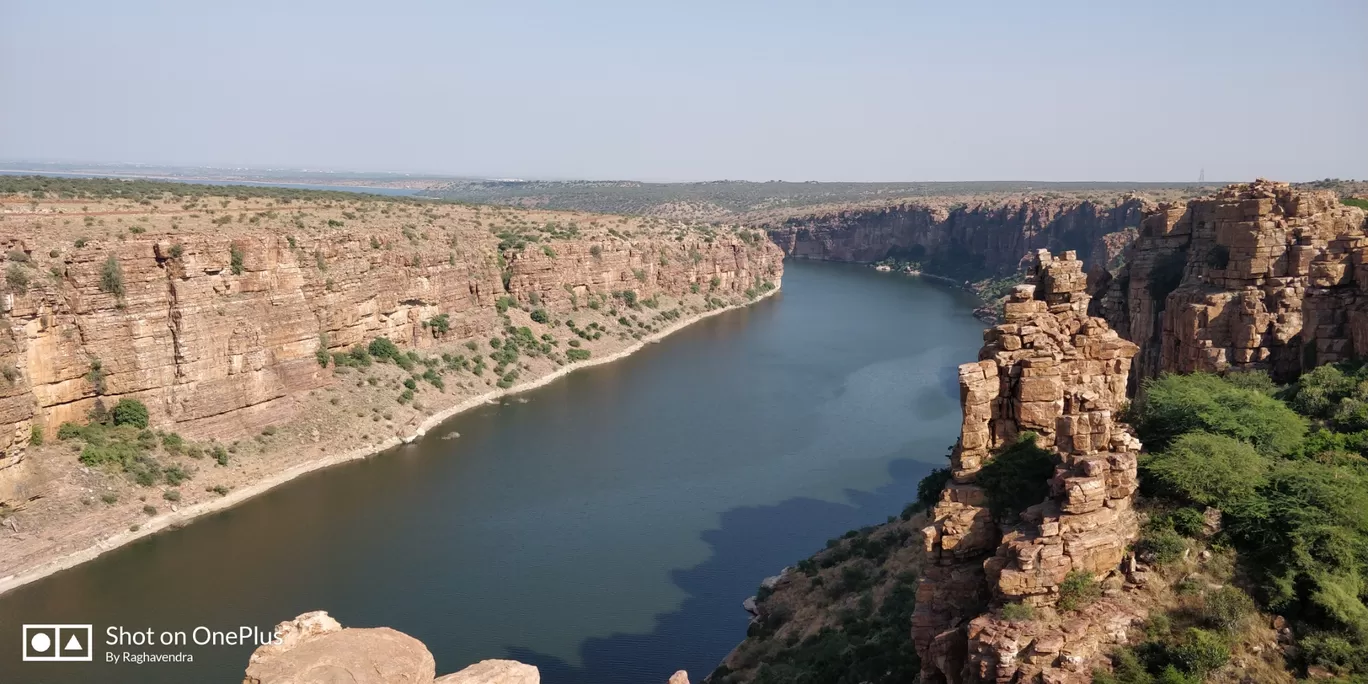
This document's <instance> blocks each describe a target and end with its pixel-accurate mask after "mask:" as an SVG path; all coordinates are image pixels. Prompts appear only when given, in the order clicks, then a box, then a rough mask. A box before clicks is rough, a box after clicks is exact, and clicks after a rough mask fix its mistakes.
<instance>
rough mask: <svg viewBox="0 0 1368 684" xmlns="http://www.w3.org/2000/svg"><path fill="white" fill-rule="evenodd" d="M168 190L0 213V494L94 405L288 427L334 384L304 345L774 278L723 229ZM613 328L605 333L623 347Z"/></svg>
mask: <svg viewBox="0 0 1368 684" xmlns="http://www.w3.org/2000/svg"><path fill="white" fill-rule="evenodd" d="M74 185H75V187H77V188H78V191H79V188H80V187H81V186H80V185H79V183H76V184H74ZM187 187H193V186H176V187H174V188H172V190H174V191H175V192H177V193H180V196H177V195H173V194H170V191H168V192H167V193H166V194H164V195H163V194H161V193H157V194H155V195H153V196H151V197H143V198H142V199H141V200H138V201H134V200H133V199H126V198H117V197H116V198H99V197H96V198H93V199H71V198H70V196H69V195H68V194H66V193H64V196H63V198H58V196H57V195H56V193H50V194H48V195H46V196H43V197H42V198H41V199H32V200H31V199H29V198H17V197H11V198H9V199H8V200H7V201H6V202H5V203H4V204H3V205H2V206H0V209H3V212H2V213H0V255H3V257H4V261H5V263H4V264H3V265H0V268H4V269H5V273H6V279H5V287H4V292H3V299H2V300H0V304H2V306H3V308H0V369H2V370H3V378H0V501H5V500H6V496H13V495H14V487H13V486H10V487H9V489H8V491H7V489H6V486H5V485H6V484H10V485H13V480H14V476H12V475H7V474H6V471H7V470H11V469H12V468H13V467H14V466H15V465H16V464H18V463H20V462H21V461H22V457H23V455H24V454H25V452H26V449H27V447H28V445H29V444H30V441H31V440H34V439H36V437H35V435H42V436H46V437H47V438H49V439H50V438H52V437H53V436H54V434H55V432H56V431H57V428H58V426H59V425H61V424H62V423H64V422H66V421H77V422H79V421H83V420H84V418H85V416H86V415H87V413H88V412H89V411H90V410H91V408H92V407H94V406H95V405H96V404H97V402H99V403H102V404H104V405H107V406H110V405H112V404H113V403H114V402H115V401H117V400H118V399H120V398H124V397H129V398H134V399H138V400H140V401H142V402H144V403H145V404H146V405H147V407H148V409H149V411H150V413H151V422H152V427H153V428H155V429H163V430H167V431H177V432H180V433H184V434H185V435H186V436H187V437H192V438H196V439H209V438H217V439H220V440H231V439H234V438H237V437H242V436H249V435H252V434H256V433H258V432H260V431H261V430H262V428H263V427H265V426H267V425H268V424H276V423H282V422H288V421H290V420H291V419H292V418H294V417H295V416H294V412H295V411H296V410H297V403H296V402H292V401H290V399H291V398H292V397H299V396H300V395H301V394H304V393H308V392H309V391H310V390H313V389H315V388H319V387H323V386H326V385H329V384H330V383H333V382H334V373H335V371H336V366H335V365H334V366H332V367H323V366H321V365H320V363H319V360H318V359H319V354H320V352H328V351H346V350H348V349H349V348H351V347H353V346H354V345H358V344H362V345H364V344H365V343H367V342H369V341H370V340H373V339H375V338H377V337H381V336H384V337H388V338H389V339H391V340H393V341H395V342H397V343H398V344H399V345H400V346H401V347H406V348H411V349H419V350H422V349H426V348H436V347H439V346H443V345H445V346H447V347H451V348H456V347H458V346H459V345H460V342H461V341H462V340H467V339H472V338H473V339H487V338H488V337H489V336H490V333H493V332H495V331H502V330H503V329H504V328H505V325H506V324H507V322H508V321H507V320H505V319H504V318H503V316H502V314H503V313H504V312H505V311H506V310H507V307H508V306H509V305H512V306H513V307H515V308H516V307H517V306H521V307H522V308H523V309H525V310H527V311H531V310H533V309H535V308H539V307H540V308H544V309H546V310H547V311H549V312H550V314H549V315H550V316H553V317H556V318H557V319H558V318H559V317H561V316H563V315H569V314H571V313H572V311H578V310H583V313H582V314H581V316H583V317H585V318H588V317H589V316H591V315H601V314H598V313H597V312H598V309H599V306H598V304H599V303H600V302H602V303H603V304H604V306H603V310H604V311H605V312H606V311H607V309H609V308H610V305H611V304H620V303H622V302H626V301H627V299H626V298H625V296H624V298H622V299H621V300H618V299H610V296H611V293H615V292H627V291H630V292H631V302H632V305H633V308H636V309H639V308H640V307H639V306H637V304H636V302H638V301H643V302H649V303H653V301H654V300H653V298H654V297H656V296H657V295H661V296H667V295H668V296H678V297H681V298H682V297H693V298H694V299H695V300H697V301H696V302H695V303H694V305H693V308H694V309H699V310H701V307H705V306H706V307H708V308H712V307H715V306H721V305H723V304H727V305H730V304H733V303H736V302H738V301H744V300H745V299H746V297H747V296H750V297H751V298H753V297H754V293H756V292H757V291H760V290H764V289H772V288H774V287H776V286H777V285H778V283H779V279H780V277H781V274H782V254H781V253H780V252H779V250H778V249H776V248H775V247H774V246H773V245H771V244H769V243H768V242H766V241H764V240H763V239H757V238H754V237H752V235H751V234H749V233H746V234H744V235H743V234H739V233H738V232H737V231H735V230H731V229H711V228H710V229H703V230H700V229H686V228H683V227H678V226H672V225H669V224H666V223H664V222H653V221H637V220H634V219H633V220H629V219H626V218H620V217H605V216H600V215H591V214H570V213H559V212H524V211H519V210H509V209H491V208H481V207H469V206H460V205H453V204H435V203H426V202H414V201H400V200H393V201H386V200H379V199H375V198H358V199H355V200H336V199H330V198H324V199H322V200H320V199H319V198H318V197H315V196H313V195H309V194H307V193H297V194H299V197H298V198H296V199H295V200H293V201H291V200H284V201H280V200H275V199H270V198H259V197H250V196H236V197H234V196H228V195H221V194H219V193H220V192H224V191H216V190H213V189H209V188H199V189H197V190H194V191H192V192H196V193H198V196H194V195H192V196H191V198H190V199H188V200H187V199H186V198H185V197H184V196H183V195H184V193H185V192H186V191H185V188H187ZM743 238H744V239H743ZM747 293H749V294H747ZM591 299H592V300H595V302H594V310H593V311H589V310H587V309H586V308H585V307H587V306H588V305H589V301H590V300H591ZM501 300H502V302H501ZM623 308H624V309H626V308H628V307H626V306H624V307H623ZM627 313H632V318H633V319H635V318H636V314H635V313H634V312H632V311H628V312H627ZM688 313H690V309H688V308H687V307H685V306H683V303H682V302H681V310H679V311H676V312H675V315H676V316H678V315H681V314H688ZM657 318H658V316H657ZM612 320H613V319H612V318H605V321H604V322H605V324H607V323H608V322H609V321H612ZM546 322H547V323H548V324H551V323H554V324H556V325H559V323H560V321H559V320H555V321H546ZM631 323H632V325H631V326H627V327H624V329H623V330H621V331H618V330H614V331H610V333H609V334H610V336H617V337H625V336H626V335H627V334H629V333H631V334H634V335H635V336H637V337H638V338H639V337H640V330H637V328H638V323H637V321H635V320H633V321H631ZM533 327H535V328H538V330H537V332H538V333H541V332H542V330H541V329H540V326H538V325H535V324H534V325H533ZM548 328H549V326H548ZM628 328H631V329H630V330H629V329H628ZM604 329H605V330H606V329H607V327H606V325H605V328H604ZM640 329H649V328H648V327H647V326H646V324H645V323H644V322H643V323H641V324H640ZM561 330H562V331H563V330H564V328H562V329H561ZM634 330H635V332H634ZM619 333H620V334H619ZM559 334H561V335H563V334H564V333H563V332H560V333H559ZM584 337H586V341H585V343H584V344H585V348H586V349H588V348H592V347H594V346H595V344H597V343H594V342H591V341H589V336H584ZM593 339H598V337H597V336H594V337H593ZM578 345H579V341H578V340H576V341H575V342H574V344H573V346H578ZM472 349H474V347H472ZM461 351H464V350H461ZM557 353H559V352H557ZM585 355H586V356H587V353H586V354H585ZM496 379H497V378H496ZM479 382H480V384H481V386H483V385H484V384H488V382H489V381H486V380H484V379H480V381H479ZM7 477H8V478H9V479H7Z"/></svg>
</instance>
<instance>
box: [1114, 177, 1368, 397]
mask: <svg viewBox="0 0 1368 684" xmlns="http://www.w3.org/2000/svg"><path fill="white" fill-rule="evenodd" d="M1126 261H1127V264H1126V266H1125V267H1124V268H1123V269H1121V271H1120V272H1119V273H1117V274H1116V276H1115V277H1114V278H1113V277H1106V278H1103V279H1100V281H1099V282H1098V283H1096V285H1095V288H1096V290H1097V291H1098V293H1099V295H1100V296H1099V297H1098V299H1097V300H1096V301H1095V302H1094V308H1095V313H1097V314H1099V315H1101V316H1104V317H1105V318H1106V319H1107V320H1108V321H1110V322H1111V324H1112V326H1113V327H1115V328H1116V329H1117V330H1119V331H1121V332H1122V334H1123V335H1125V336H1126V338H1127V339H1129V340H1132V341H1134V342H1136V343H1137V344H1139V345H1140V347H1141V352H1140V354H1139V356H1138V357H1137V359H1136V364H1135V373H1136V376H1137V378H1144V377H1151V376H1154V375H1157V374H1158V373H1160V372H1162V371H1175V372H1184V373H1187V372H1193V371H1222V370H1225V369H1229V368H1261V369H1266V370H1268V371H1270V372H1271V373H1272V374H1273V375H1274V377H1275V378H1279V379H1290V378H1292V377H1295V376H1296V375H1297V374H1299V373H1300V372H1301V371H1303V370H1306V369H1309V368H1311V367H1313V366H1316V365H1320V364H1324V363H1330V362H1334V361H1339V360H1343V359H1346V358H1350V357H1358V356H1362V355H1363V354H1364V353H1365V352H1368V238H1365V230H1364V212H1363V210H1361V209H1358V208H1356V207H1350V206H1345V205H1343V204H1341V203H1340V202H1339V201H1338V199H1337V197H1336V196H1335V195H1334V194H1333V193H1330V192H1323V191H1311V190H1299V189H1296V188H1293V187H1292V186H1289V185H1287V184H1285V183H1275V182H1271V181H1266V180H1257V181H1255V182H1253V183H1248V184H1241V185H1232V186H1230V187H1227V188H1225V189H1223V190H1221V191H1219V192H1217V193H1216V194H1215V195H1214V196H1211V197H1207V198H1203V199H1197V200H1192V201H1190V202H1187V203H1186V204H1181V205H1178V204H1163V205H1160V206H1159V207H1158V208H1157V210H1155V211H1153V212H1151V213H1150V214H1149V215H1148V216H1146V217H1145V219H1144V221H1143V222H1142V224H1141V226H1140V234H1139V237H1138V239H1137V240H1136V242H1135V243H1134V245H1133V246H1132V247H1131V248H1130V249H1129V255H1128V257H1127V259H1126Z"/></svg>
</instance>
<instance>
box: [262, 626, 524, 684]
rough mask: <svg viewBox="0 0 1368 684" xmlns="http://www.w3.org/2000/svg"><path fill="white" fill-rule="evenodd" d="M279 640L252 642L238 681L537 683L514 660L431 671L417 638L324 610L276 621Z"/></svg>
mask: <svg viewBox="0 0 1368 684" xmlns="http://www.w3.org/2000/svg"><path fill="white" fill-rule="evenodd" d="M276 634H277V635H279V637H280V643H278V644H267V645H264V646H261V647H259V648H257V650H256V651H255V652H253V653H252V656H251V659H250V660H249V661H248V665H247V674H246V676H245V677H244V678H243V680H242V684H323V683H324V682H348V683H349V684H538V682H540V681H541V675H540V674H539V673H538V672H537V668H535V667H533V666H531V665H525V664H523V663H520V662H517V661H515V660H483V661H480V662H478V663H476V664H474V665H471V666H470V667H467V668H466V669H464V670H461V671H460V672H456V673H453V674H449V675H446V676H443V677H435V676H434V670H435V665H434V664H433V658H432V653H430V652H429V651H428V650H427V647H426V646H424V645H423V644H422V642H420V641H418V640H417V639H414V638H413V637H411V636H408V635H407V634H403V633H401V632H396V631H394V630H392V629H389V628H388V627H379V628H375V629H356V628H343V627H342V625H341V624H339V623H338V622H337V621H336V620H334V619H333V618H332V617H331V616H329V615H328V614H327V613H326V612H324V611H321V610H320V611H314V612H312V613H305V614H303V615H300V616H299V617H297V618H295V619H293V620H286V621H285V622H282V623H280V625H278V626H277V627H276Z"/></svg>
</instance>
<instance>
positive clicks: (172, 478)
mask: <svg viewBox="0 0 1368 684" xmlns="http://www.w3.org/2000/svg"><path fill="white" fill-rule="evenodd" d="M162 477H164V478H166V484H169V485H172V486H175V485H178V484H180V483H182V482H185V481H186V480H188V479H190V473H189V472H187V471H186V470H185V469H184V468H182V467H180V466H179V465H176V464H172V465H169V466H167V467H166V468H165V469H164V470H162Z"/></svg>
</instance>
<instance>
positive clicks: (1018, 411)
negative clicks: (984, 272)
mask: <svg viewBox="0 0 1368 684" xmlns="http://www.w3.org/2000/svg"><path fill="white" fill-rule="evenodd" d="M1084 287H1085V276H1084V274H1083V271H1082V264H1081V262H1079V261H1078V260H1077V258H1076V257H1075V256H1074V255H1073V254H1072V253H1067V252H1066V253H1065V254H1064V255H1063V256H1062V257H1061V258H1058V259H1054V258H1052V257H1051V256H1050V255H1049V254H1048V253H1047V252H1043V251H1042V252H1041V253H1040V254H1039V255H1038V256H1037V262H1036V264H1035V267H1034V271H1033V282H1032V283H1031V284H1027V285H1023V286H1020V287H1019V288H1018V289H1017V291H1016V292H1015V293H1014V294H1013V296H1012V300H1011V301H1010V302H1009V303H1008V304H1007V306H1006V315H1007V321H1006V323H1004V324H1002V325H998V326H996V327H994V328H991V329H989V330H988V331H987V332H986V333H985V339H986V344H985V345H984V348H983V350H982V351H980V353H979V357H980V359H981V360H980V361H979V362H978V363H973V364H965V365H963V366H960V396H961V397H962V400H963V404H964V425H963V429H962V432H961V435H960V440H959V443H958V444H957V445H956V447H955V450H954V452H953V454H952V457H951V474H952V477H953V479H952V481H951V482H950V483H949V484H948V485H947V486H946V488H945V489H944V491H942V493H941V497H940V501H939V503H937V504H936V505H935V506H934V508H933V509H932V510H931V512H930V517H931V524H930V525H928V526H927V527H926V528H924V530H923V531H922V543H923V545H924V552H925V554H926V561H925V569H924V571H923V573H922V577H921V583H920V585H919V587H918V590H917V606H916V612H915V614H914V616H913V620H912V636H913V641H914V642H915V644H916V647H917V651H918V653H919V654H920V655H921V657H922V681H924V682H928V683H929V682H983V681H995V682H1009V681H1031V680H1032V678H1033V677H1036V676H1038V675H1039V676H1042V677H1043V678H1044V681H1047V682H1066V681H1067V682H1086V681H1089V678H1090V672H1091V670H1092V667H1094V666H1096V665H1098V664H1099V661H1098V656H1102V655H1105V653H1106V651H1107V646H1108V645H1109V644H1111V643H1114V642H1115V640H1116V639H1118V638H1124V634H1125V630H1126V628H1127V627H1128V626H1129V624H1130V622H1131V620H1132V619H1133V618H1134V617H1135V616H1136V615H1135V611H1134V610H1132V609H1128V608H1126V607H1125V606H1124V605H1122V603H1121V602H1120V601H1117V602H1112V600H1111V599H1104V600H1103V601H1102V602H1099V603H1097V604H1094V605H1092V606H1089V607H1087V608H1086V609H1084V610H1082V611H1078V612H1069V611H1064V610H1055V609H1054V607H1055V604H1056V602H1057V600H1058V596H1059V588H1060V585H1061V583H1062V582H1064V580H1065V578H1066V576H1068V575H1069V573H1071V572H1081V573H1092V576H1094V577H1096V578H1098V579H1099V580H1101V579H1110V578H1111V576H1114V575H1116V571H1117V570H1118V569H1119V567H1120V566H1121V561H1122V559H1123V558H1124V557H1125V555H1126V548H1127V546H1128V544H1129V543H1130V542H1131V541H1132V540H1133V539H1134V537H1135V536H1136V533H1137V523H1136V517H1135V514H1134V513H1133V511H1132V509H1131V505H1132V497H1133V494H1134V491H1135V488H1136V455H1137V452H1138V450H1139V446H1140V445H1139V443H1138V441H1137V440H1136V439H1135V438H1134V437H1133V436H1132V435H1131V434H1130V433H1129V432H1128V431H1127V430H1126V428H1125V427H1124V426H1123V425H1120V424H1118V423H1117V422H1116V420H1115V415H1114V414H1115V412H1116V411H1117V409H1118V408H1119V407H1120V405H1121V403H1122V402H1123V401H1124V400H1125V396H1126V394H1125V390H1126V378H1127V375H1128V373H1129V370H1130V361H1131V357H1132V356H1133V355H1134V354H1135V352H1136V347H1135V345H1133V344H1131V343H1129V342H1127V341H1125V340H1122V339H1121V338H1120V337H1119V336H1118V335H1117V334H1116V332H1114V331H1113V330H1111V329H1110V328H1109V327H1108V326H1107V324H1106V323H1105V322H1104V321H1102V320H1101V319H1098V318H1092V317H1089V316H1088V315H1087V314H1086V309H1087V305H1088V296H1087V294H1086V293H1085V292H1084ZM1027 431H1030V432H1033V433H1035V434H1036V435H1037V437H1036V443H1037V445H1038V446H1040V447H1044V448H1046V449H1049V450H1051V451H1053V452H1054V453H1055V454H1056V457H1055V464H1056V465H1055V472H1054V476H1053V477H1052V478H1051V479H1050V480H1049V490H1050V495H1049V497H1048V498H1047V499H1046V500H1045V501H1043V502H1041V503H1039V504H1036V505H1034V506H1031V507H1029V508H1027V509H1026V510H1025V512H1023V513H1022V514H1021V515H1020V516H1019V518H1018V519H1010V520H1008V519H996V520H995V518H994V515H993V514H992V512H991V511H990V509H989V506H988V503H989V502H988V501H986V499H985V492H984V490H983V489H982V488H981V487H980V486H978V485H977V484H976V483H975V479H976V475H977V473H979V471H980V470H981V468H982V467H983V466H984V465H985V464H986V463H989V462H991V461H992V459H993V457H994V453H995V452H996V451H998V450H1000V449H1002V448H1003V447H1006V446H1008V445H1011V444H1013V443H1014V442H1016V440H1017V439H1018V438H1019V437H1020V436H1021V435H1022V434H1023V433H1025V432H1027ZM1006 602H1013V603H1024V604H1028V605H1032V606H1035V608H1036V610H1038V611H1040V617H1039V618H1038V619H1035V620H1032V621H1030V622H1027V623H1014V622H1010V621H1008V620H1005V619H1003V618H1001V617H1000V616H997V615H995V614H993V613H991V612H985V611H987V610H990V609H991V608H993V607H995V606H1000V605H1002V604H1003V603H1006Z"/></svg>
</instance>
